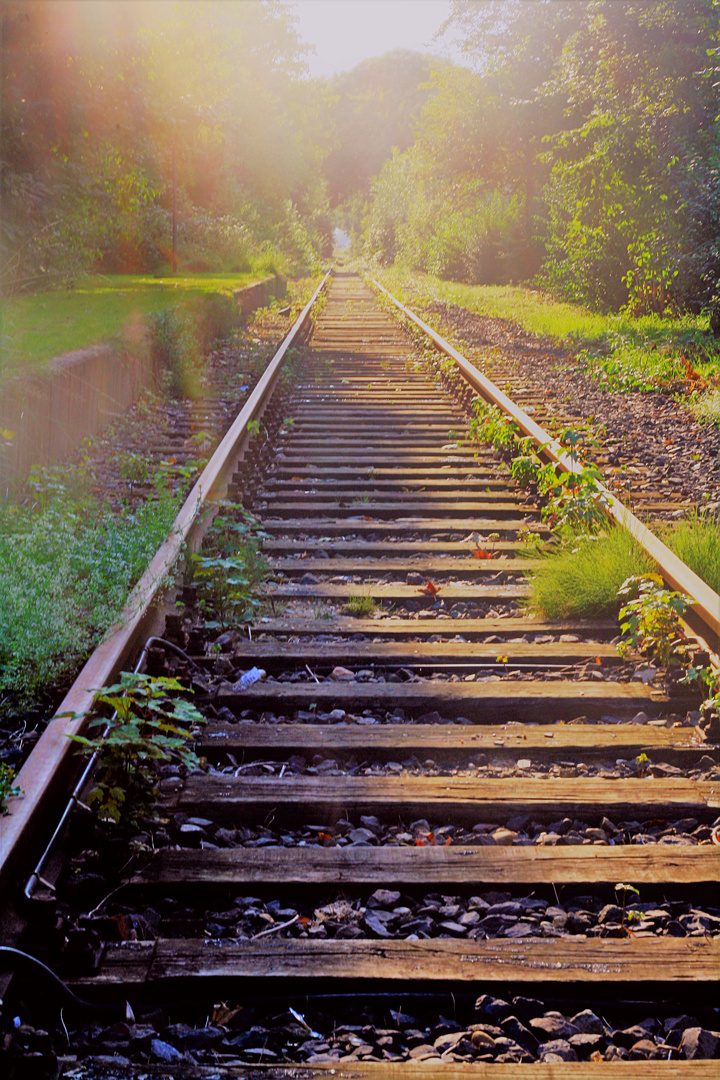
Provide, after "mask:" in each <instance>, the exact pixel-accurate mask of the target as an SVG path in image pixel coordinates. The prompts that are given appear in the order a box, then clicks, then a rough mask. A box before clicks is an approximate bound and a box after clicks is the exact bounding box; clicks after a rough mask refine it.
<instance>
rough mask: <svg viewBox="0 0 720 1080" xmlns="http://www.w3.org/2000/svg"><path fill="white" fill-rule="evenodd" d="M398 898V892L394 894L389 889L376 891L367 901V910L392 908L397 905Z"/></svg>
mask: <svg viewBox="0 0 720 1080" xmlns="http://www.w3.org/2000/svg"><path fill="white" fill-rule="evenodd" d="M400 896H401V894H400V893H399V892H394V891H392V890H391V889H376V890H375V892H374V893H373V894H372V896H371V897H370V898H369V899H368V902H367V906H368V907H369V908H375V907H392V906H393V905H394V904H397V903H398V901H399V900H400Z"/></svg>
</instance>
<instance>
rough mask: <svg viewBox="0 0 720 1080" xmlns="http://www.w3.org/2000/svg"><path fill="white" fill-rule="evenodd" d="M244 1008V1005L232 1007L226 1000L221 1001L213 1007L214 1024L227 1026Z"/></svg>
mask: <svg viewBox="0 0 720 1080" xmlns="http://www.w3.org/2000/svg"><path fill="white" fill-rule="evenodd" d="M243 1008H244V1006H243V1005H238V1007H237V1008H230V1007H229V1006H227V1005H226V1004H225V1002H224V1001H221V1002H220V1004H219V1005H215V1006H214V1007H213V1011H212V1022H213V1024H218V1025H219V1026H220V1027H227V1025H228V1024H229V1023H230V1021H231V1020H232V1019H233V1017H235V1016H237V1015H238V1013H241V1012H242V1011H243Z"/></svg>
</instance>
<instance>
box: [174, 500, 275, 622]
mask: <svg viewBox="0 0 720 1080" xmlns="http://www.w3.org/2000/svg"><path fill="white" fill-rule="evenodd" d="M223 511H224V512H223V513H222V514H218V516H217V517H216V518H215V520H214V521H213V523H212V525H211V526H210V528H209V529H208V531H207V533H206V534H205V543H204V545H203V549H202V552H200V553H198V554H194V555H191V556H190V558H189V559H188V574H187V576H188V580H189V582H193V583H195V584H196V585H197V586H198V606H199V608H200V610H201V611H202V612H203V614H204V615H205V616H206V623H205V625H206V626H208V627H210V628H217V627H222V628H223V629H225V628H227V627H228V626H235V625H237V624H238V623H241V622H248V621H249V620H250V619H251V618H252V616H253V614H254V612H255V610H256V608H257V607H258V605H259V602H260V601H259V600H258V598H257V596H256V595H255V593H256V590H257V587H258V585H259V584H260V582H261V581H263V580H264V579H265V578H266V577H267V574H268V564H267V560H266V559H265V558H264V557H263V556H262V555H261V554H260V544H261V543H262V541H263V540H264V539H267V536H268V534H267V533H266V532H263V531H262V530H261V529H259V527H258V524H257V521H256V519H255V518H254V517H253V516H252V514H249V513H248V512H247V511H246V510H244V509H243V508H242V507H241V506H237V505H236V504H234V503H224V504H223Z"/></svg>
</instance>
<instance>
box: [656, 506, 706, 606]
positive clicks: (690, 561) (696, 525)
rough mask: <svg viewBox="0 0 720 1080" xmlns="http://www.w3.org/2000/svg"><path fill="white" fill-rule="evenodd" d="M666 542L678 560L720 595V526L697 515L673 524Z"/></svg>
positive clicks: (691, 515) (700, 514) (696, 512)
mask: <svg viewBox="0 0 720 1080" xmlns="http://www.w3.org/2000/svg"><path fill="white" fill-rule="evenodd" d="M663 540H664V541H665V543H666V544H667V545H668V547H669V548H671V549H672V550H673V551H674V552H675V554H676V555H677V556H679V558H681V559H682V561H683V562H684V563H686V564H687V565H688V566H689V567H690V569H691V570H694V571H695V573H696V574H697V575H698V577H701V578H702V579H703V581H706V582H707V584H708V585H709V586H710V588H711V589H714V590H715V592H716V593H720V525H718V524H717V523H716V522H714V521H713V520H712V519H711V518H709V517H707V516H706V515H703V514H702V513H700V512H698V511H695V513H693V514H689V515H688V516H687V517H685V518H682V519H681V520H680V521H677V522H675V523H674V524H673V526H672V528H671V529H669V530H668V531H667V532H666V533H664V534H663Z"/></svg>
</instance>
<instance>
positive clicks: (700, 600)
mask: <svg viewBox="0 0 720 1080" xmlns="http://www.w3.org/2000/svg"><path fill="white" fill-rule="evenodd" d="M371 280H372V284H373V285H374V286H375V288H376V289H378V290H379V291H380V292H381V293H382V294H383V295H384V296H385V297H386V298H387V299H388V300H390V301H391V303H393V304H394V305H395V306H396V307H397V308H398V310H399V311H401V312H402V313H403V315H405V316H406V317H407V318H408V319H409V320H410V321H411V322H412V323H414V324H415V326H417V327H418V328H419V329H420V330H422V331H423V333H424V334H426V335H427V336H428V337H429V338H430V339H431V341H432V342H433V344H434V345H435V347H436V348H437V349H439V350H440V351H441V352H443V353H445V354H446V356H449V357H451V358H452V359H453V360H454V361H455V363H456V364H457V367H458V369H459V370H460V372H461V373H462V375H463V376H464V377H465V379H466V380H467V382H469V383H470V385H471V386H472V387H474V389H476V390H477V391H478V392H479V393H480V394H481V395H482V396H483V397H484V398H485V399H486V400H487V401H489V402H491V403H492V404H493V405H497V406H498V408H499V409H502V411H503V412H504V413H505V414H506V415H507V416H509V417H511V418H512V419H513V420H514V421H515V423H516V424H517V425H518V427H519V428H520V430H521V431H522V432H523V434H524V435H528V436H530V438H532V439H533V440H534V441H535V444H536V446H538V447H542V452H543V455H544V456H545V457H547V458H548V459H549V460H550V461H552V462H554V463H555V464H556V465H558V466H559V467H560V468H561V469H562V470H563V471H564V472H566V473H575V472H580V471H581V470H582V468H583V465H582V463H581V462H578V461H577V460H576V459H574V458H572V457H571V456H570V455H569V454H567V453H566V452H565V451H564V450H563V448H562V446H561V445H560V443H559V442H558V441H557V439H554V438H553V437H552V436H551V435H550V434H549V432H547V431H545V429H544V428H542V427H540V425H539V424H538V423H536V421H535V420H533V419H532V417H531V416H529V415H528V414H527V413H526V412H525V410H524V409H521V408H520V407H519V406H518V405H516V404H515V402H514V401H512V400H511V399H510V398H509V397H508V396H507V394H505V393H503V391H502V390H501V389H500V388H499V387H498V386H496V385H495V383H494V382H492V381H491V380H490V379H488V377H487V376H486V375H484V374H483V373H482V372H481V371H480V370H479V369H478V368H476V367H475V365H474V364H471V363H470V361H469V360H467V359H466V358H465V357H464V356H463V355H462V353H460V352H458V350H457V349H455V348H454V347H453V346H452V345H451V344H450V342H449V341H446V340H445V338H444V337H442V336H441V335H440V334H438V332H437V331H436V330H433V328H432V327H431V326H429V325H428V324H427V323H426V322H424V321H423V320H422V319H421V318H419V317H418V316H417V315H416V314H415V313H414V312H412V311H410V309H409V308H407V307H405V305H404V304H402V303H401V302H400V301H399V300H398V299H397V298H396V297H395V296H393V295H392V293H390V292H388V290H387V289H386V288H384V286H382V285H381V284H380V282H379V281H375V280H374V279H371ZM598 490H600V491H601V492H602V494H603V495H604V496H605V498H606V499H607V505H606V508H605V509H606V513H607V514H608V517H610V518H611V519H612V520H614V521H615V522H617V524H618V525H621V526H622V527H623V528H625V529H627V530H628V532H630V533H631V535H632V536H633V537H634V539H635V540H637V542H638V544H640V546H641V547H642V548H643V549H644V550H645V551H646V552H647V554H648V555H649V556H650V558H651V559H653V560H654V561H655V562H656V563H657V565H658V568H659V570H660V572H661V574H662V576H663V578H664V579H665V580H666V581H667V582H668V584H669V585H671V586H672V588H673V589H677V590H679V591H680V592H683V593H685V594H686V596H689V597H690V598H691V599H692V601H693V607H692V608H691V609H690V611H688V613H687V615H686V619H687V620H688V621H689V622H691V625H692V627H693V629H694V630H696V631H698V632H699V633H701V634H702V636H703V637H704V638H706V640H707V638H709V639H710V640H709V642H708V644H710V645H711V647H712V648H714V649H718V648H719V647H720V596H719V595H718V594H717V593H716V592H715V591H714V590H713V589H711V588H710V586H709V585H708V584H707V583H706V582H705V581H703V580H702V578H700V577H698V575H697V574H696V573H694V572H693V571H692V570H691V569H690V567H689V566H686V565H685V563H684V562H683V561H682V560H681V559H679V558H678V556H677V555H676V554H675V552H673V551H671V550H670V548H669V547H668V546H667V545H666V544H664V543H663V542H662V540H660V539H659V538H658V537H657V536H655V534H654V533H653V532H651V530H650V529H648V527H647V526H646V525H644V524H643V523H642V521H640V519H639V518H637V517H636V516H635V514H633V513H632V511H631V510H629V509H628V508H627V507H626V506H624V505H623V503H621V502H620V500H619V499H617V498H616V497H615V496H614V495H613V494H612V492H611V491H610V490H609V489H608V488H607V487H606V485H605V484H601V483H598ZM693 616H695V618H693ZM698 621H699V622H700V623H701V625H702V629H699V630H698ZM703 630H704V633H703ZM708 630H709V631H710V633H709V634H708Z"/></svg>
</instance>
